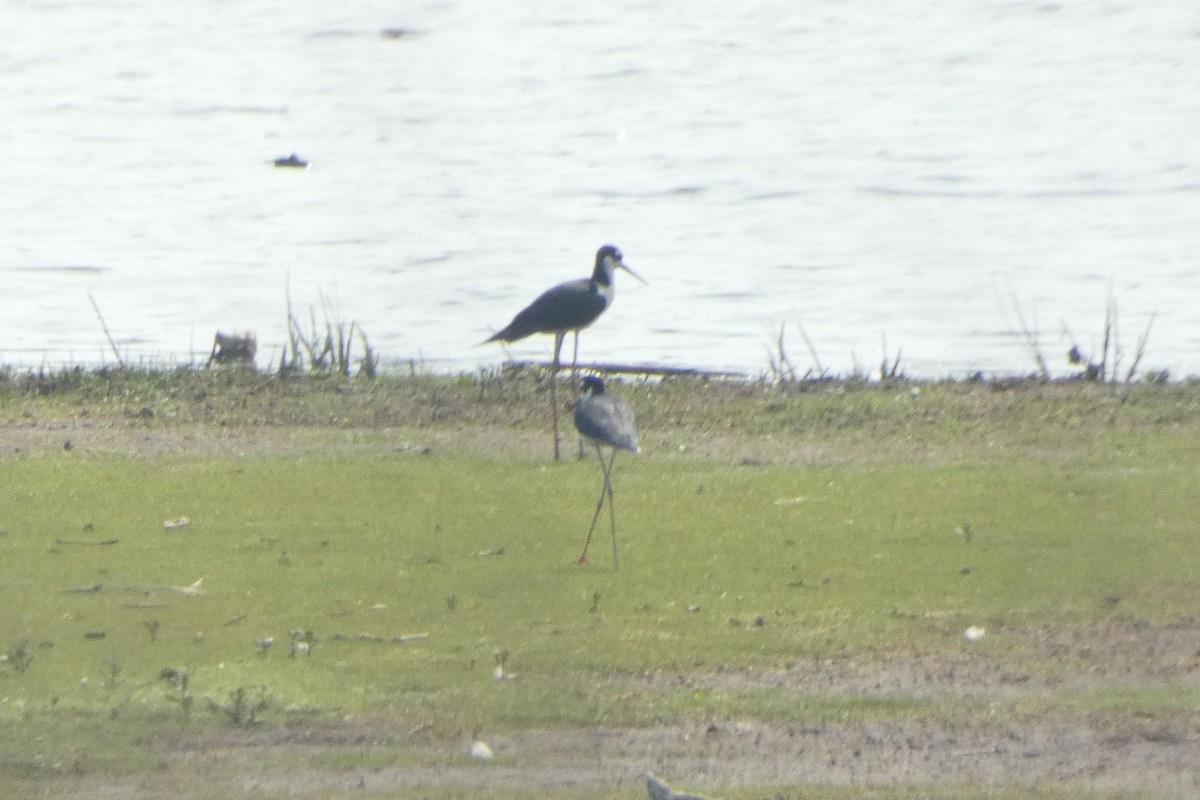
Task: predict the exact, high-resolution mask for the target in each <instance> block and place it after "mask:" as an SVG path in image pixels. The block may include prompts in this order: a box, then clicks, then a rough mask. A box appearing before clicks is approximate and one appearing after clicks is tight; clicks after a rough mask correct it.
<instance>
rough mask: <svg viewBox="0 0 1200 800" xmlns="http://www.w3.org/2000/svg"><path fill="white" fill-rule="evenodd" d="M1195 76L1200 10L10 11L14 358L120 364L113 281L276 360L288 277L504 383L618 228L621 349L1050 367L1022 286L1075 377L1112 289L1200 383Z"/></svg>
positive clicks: (143, 326)
mask: <svg viewBox="0 0 1200 800" xmlns="http://www.w3.org/2000/svg"><path fill="white" fill-rule="evenodd" d="M581 9H582V10H581ZM388 29H401V30H403V31H404V32H405V33H404V35H401V36H385V35H383V32H384V31H385V30H388ZM1197 76H1200V6H1196V5H1195V4H1193V3H1186V2H1179V1H1178V0H1145V1H1144V2H1137V3H1133V2H1104V1H1103V0H1087V1H1086V2H1084V1H1083V0H1078V1H1076V0H1064V2H1001V1H1000V0H972V2H949V1H946V2H942V1H941V0H916V1H915V2H911V3H894V2H887V1H886V0H861V2H853V1H851V2H847V1H846V0H814V2H811V3H804V4H797V3H795V2H792V0H764V1H762V2H748V3H727V2H724V1H723V0H721V1H720V2H718V1H717V0H698V1H697V2H692V3H687V4H671V3H662V2H648V1H646V0H616V1H615V2H610V3H602V4H595V3H593V4H586V5H583V6H581V5H580V4H578V3H575V2H565V0H559V1H558V2H539V3H520V2H513V3H506V4H495V3H485V2H482V1H481V0H480V1H479V2H454V1H453V0H444V1H442V2H425V3H421V2H416V3H409V4H398V3H395V2H392V1H391V0H387V1H386V2H385V1H384V0H366V1H363V2H356V3H329V2H324V1H321V2H318V1H317V0H298V1H297V2H292V3H286V4H285V3H268V2H264V1H263V0H241V1H240V2H232V1H222V2H217V1H215V0H190V2H186V3H183V2H179V3H176V2H162V0H124V1H121V2H117V1H113V0H0V120H3V124H2V125H0V156H2V158H0V276H2V278H3V283H2V284H0V286H2V288H0V363H3V364H9V365H12V364H20V365H38V364H42V363H45V364H48V365H50V366H61V365H63V364H66V363H80V362H84V363H100V362H103V361H110V362H111V361H112V355H111V353H110V352H109V347H108V344H107V341H106V339H105V337H104V333H103V331H102V329H101V325H100V321H99V319H98V318H97V314H96V312H95V310H94V309H93V307H92V304H91V301H90V300H89V294H90V296H91V297H92V298H94V300H95V302H96V304H97V305H98V306H99V308H100V310H101V312H102V314H103V317H104V319H105V321H106V322H107V323H108V326H109V328H110V329H111V331H112V333H113V335H114V336H115V337H117V339H118V341H119V344H120V348H121V350H122V353H123V354H124V356H125V358H126V359H127V360H130V361H139V360H141V361H150V362H162V361H164V360H181V361H186V360H189V359H192V358H193V357H196V356H195V355H194V354H197V353H199V354H200V355H199V357H201V358H202V357H203V356H204V355H206V354H207V352H208V349H209V346H210V343H211V341H212V336H213V333H214V332H215V331H216V330H218V329H222V330H237V329H249V330H253V331H256V332H257V334H258V337H259V342H260V362H262V363H263V364H264V365H265V364H266V363H267V362H268V360H270V359H275V358H277V357H278V352H279V348H280V346H281V345H282V343H283V342H284V340H285V335H286V328H285V319H286V298H287V297H288V295H289V293H290V297H291V300H292V303H293V305H294V307H295V309H296V310H297V311H300V312H302V313H304V314H305V315H307V313H308V310H309V309H314V310H315V311H316V314H317V316H318V318H319V319H320V318H323V317H324V314H325V312H324V311H323V310H322V303H323V302H324V303H325V305H326V307H327V309H328V311H329V313H331V314H332V315H333V316H334V317H335V318H338V319H343V320H345V321H349V320H355V321H357V322H358V323H359V324H360V325H361V326H362V327H363V329H364V330H365V331H366V333H367V335H368V337H369V338H370V340H371V343H372V344H373V345H374V346H375V348H376V349H377V350H378V351H379V352H380V353H381V354H382V356H383V357H384V359H385V360H387V361H407V360H409V359H416V360H419V361H420V362H422V363H423V364H425V365H426V367H428V368H430V369H439V370H441V369H449V370H473V369H476V368H477V367H479V366H485V365H494V364H498V363H500V362H501V361H502V360H503V358H504V353H503V351H502V350H500V349H499V348H498V347H495V346H488V347H478V346H477V343H478V342H480V341H481V340H482V339H484V338H486V337H487V336H488V335H489V334H490V333H491V332H492V331H493V330H495V329H498V328H499V327H501V326H503V325H504V324H505V323H507V322H508V320H509V319H510V317H511V316H512V314H513V313H515V312H516V311H517V310H519V309H520V308H521V307H522V306H523V305H525V304H526V303H527V302H528V301H529V300H531V299H532V298H533V297H534V296H536V295H537V294H538V293H539V292H540V291H542V290H543V289H544V288H547V287H548V286H550V285H551V284H553V283H555V282H557V281H560V280H565V279H568V278H573V277H579V276H582V275H585V274H587V273H588V272H589V271H590V268H591V263H592V257H593V254H594V252H595V250H596V248H597V247H598V246H599V245H600V244H603V243H605V242H612V243H615V244H617V245H619V246H620V247H621V248H622V249H623V250H624V252H625V254H626V258H627V261H628V262H629V263H630V264H631V265H632V266H633V267H634V268H635V269H637V270H638V271H639V272H640V273H641V274H642V275H643V276H644V277H645V278H647V279H648V280H649V281H650V285H649V286H648V287H643V286H641V285H640V284H637V283H635V282H633V281H630V280H624V281H622V280H621V278H625V277H627V276H623V275H622V276H619V277H618V291H617V300H616V304H615V305H614V306H613V308H612V309H611V310H610V311H609V312H608V313H607V314H606V315H605V316H604V317H603V318H602V320H601V321H600V322H599V323H597V325H596V326H595V327H594V328H593V329H591V330H589V331H588V332H586V333H585V335H584V336H583V337H582V340H581V344H582V348H581V358H583V359H586V360H600V361H619V362H640V363H648V364H660V365H673V366H697V367H706V368H715V369H733V370H738V371H744V372H751V373H758V372H762V371H764V370H765V369H766V367H767V363H768V353H769V351H770V349H771V348H772V343H773V340H774V339H775V337H776V335H777V334H778V331H779V327H780V325H781V324H784V323H787V325H788V328H787V334H786V342H787V346H788V350H789V353H790V355H791V357H792V359H793V361H794V362H795V363H796V364H797V366H798V367H800V368H801V370H803V369H806V368H808V367H811V366H812V365H813V360H812V358H811V357H810V355H809V352H808V349H807V348H806V347H805V345H804V343H803V340H802V338H801V335H800V332H799V330H800V329H799V327H798V326H799V325H803V327H804V330H805V331H806V332H807V334H808V337H809V338H810V339H811V341H812V343H813V345H814V347H815V350H816V353H817V356H818V357H819V358H820V361H821V363H822V365H823V366H824V367H826V368H828V369H830V370H832V371H834V372H843V373H844V372H847V371H849V370H851V369H853V368H854V367H855V366H856V365H857V366H860V367H862V368H863V369H871V368H875V367H876V366H877V365H878V363H879V361H880V359H881V358H882V356H883V354H884V352H885V346H886V351H887V352H888V353H889V354H890V355H892V356H895V354H896V351H897V350H899V351H901V359H902V366H903V367H904V368H905V369H906V371H907V372H908V373H909V374H917V375H923V376H941V375H950V376H963V375H966V374H967V373H969V372H972V371H975V370H983V371H984V372H987V373H1014V372H1016V373H1021V372H1027V371H1029V370H1031V369H1032V368H1033V367H1034V362H1033V359H1032V358H1031V356H1030V355H1029V352H1028V350H1027V348H1026V347H1025V346H1024V345H1023V343H1022V338H1021V337H1020V336H1015V335H1014V333H1015V332H1017V331H1018V330H1019V329H1020V328H1021V322H1020V320H1019V318H1018V315H1017V313H1016V310H1015V309H1016V308H1017V307H1019V308H1020V309H1021V310H1022V311H1023V313H1024V316H1025V324H1026V325H1027V326H1028V327H1030V328H1036V331H1037V332H1038V334H1039V336H1040V342H1041V346H1042V348H1043V350H1044V351H1045V353H1046V355H1047V357H1048V359H1049V360H1050V364H1051V367H1052V368H1054V369H1055V370H1057V371H1059V372H1060V373H1066V372H1067V371H1068V370H1069V367H1068V365H1067V364H1066V361H1065V358H1064V357H1063V354H1064V353H1065V352H1066V350H1067V349H1068V347H1070V345H1071V344H1072V343H1073V342H1078V344H1079V345H1080V346H1081V348H1082V349H1083V350H1084V351H1089V350H1093V349H1098V348H1099V345H1100V336H1101V334H1102V329H1103V322H1104V312H1105V305H1106V303H1107V301H1108V299H1109V297H1112V298H1113V299H1114V301H1115V302H1116V304H1117V310H1118V321H1119V324H1120V328H1119V334H1120V339H1121V342H1122V344H1123V346H1124V349H1125V351H1126V355H1125V363H1126V364H1127V363H1128V361H1129V359H1130V358H1131V357H1132V351H1133V350H1134V346H1135V344H1136V340H1137V339H1138V337H1139V336H1141V335H1142V334H1143V333H1144V332H1145V330H1146V327H1147V325H1148V324H1149V322H1150V319H1151V317H1152V316H1153V327H1152V329H1151V330H1150V338H1149V343H1148V346H1147V355H1146V358H1145V361H1144V366H1145V367H1147V368H1152V369H1163V368H1166V369H1170V370H1171V372H1172V374H1173V375H1176V376H1180V375H1183V374H1198V373H1200V324H1198V322H1200V320H1198V319H1197V316H1198V312H1197V309H1200V256H1198V253H1200V135H1198V132H1200V92H1197V91H1196V80H1197ZM292 152H296V153H298V154H300V155H301V156H303V157H304V158H307V159H309V160H310V161H311V164H312V166H311V168H310V169H308V170H284V169H276V168H274V167H273V166H272V163H271V162H272V160H273V159H274V158H276V157H278V156H285V155H288V154H290V153H292ZM885 340H886V345H885ZM549 350H550V345H549V340H548V338H547V337H539V338H536V339H534V340H531V341H528V342H526V343H522V344H520V345H517V346H513V347H512V348H511V349H510V353H511V354H512V355H513V356H514V357H520V358H525V357H529V358H543V357H546V356H547V355H548V354H549Z"/></svg>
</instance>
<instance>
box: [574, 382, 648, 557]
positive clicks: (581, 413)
mask: <svg viewBox="0 0 1200 800" xmlns="http://www.w3.org/2000/svg"><path fill="white" fill-rule="evenodd" d="M582 388H583V393H582V394H581V395H580V397H579V400H578V401H577V402H576V403H575V427H576V428H577V429H578V430H579V434H580V435H581V436H582V437H583V438H584V439H586V440H587V441H588V442H590V443H591V444H592V445H593V446H594V447H595V448H596V458H598V459H599V460H600V470H601V471H602V472H603V473H604V486H603V488H601V490H600V500H599V501H598V502H597V503H596V513H595V514H593V515H592V526H591V527H590V528H588V534H587V539H585V540H584V542H583V555H581V556H580V557H579V563H580V564H586V563H587V551H588V545H589V544H591V543H592V532H593V531H594V530H596V520H598V519H599V518H600V509H602V508H603V507H604V498H605V497H606V496H607V497H608V520H609V526H610V527H611V528H612V552H613V569H614V570H615V569H616V568H617V563H618V562H617V515H616V510H615V508H614V505H613V488H612V466H613V462H614V461H616V460H617V451H618V450H629V451H630V452H632V453H638V452H641V450H640V448H639V447H638V440H637V422H636V420H634V418H633V409H631V408H630V407H629V404H628V403H626V402H625V401H624V400H622V399H621V398H619V397H614V396H613V395H611V394H607V393H606V392H605V391H604V381H602V380H600V379H599V378H597V377H595V376H594V375H589V376H588V377H586V378H584V379H583V387H582ZM602 446H607V447H611V448H612V455H611V456H610V457H609V459H608V461H607V462H605V460H604V453H603V451H601V449H600V448H601V447H602Z"/></svg>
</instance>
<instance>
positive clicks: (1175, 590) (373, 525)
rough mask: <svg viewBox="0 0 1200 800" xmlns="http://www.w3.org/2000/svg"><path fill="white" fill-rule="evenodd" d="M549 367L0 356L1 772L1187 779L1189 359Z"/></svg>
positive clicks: (361, 779) (901, 783) (583, 779)
mask: <svg viewBox="0 0 1200 800" xmlns="http://www.w3.org/2000/svg"><path fill="white" fill-rule="evenodd" d="M546 388H547V387H546V384H545V380H544V376H543V375H540V374H539V373H537V372H536V371H534V370H515V371H501V372H496V373H487V374H481V375H477V376H462V377H433V376H426V375H411V376H404V377H386V378H378V379H374V380H365V379H363V380H360V379H352V378H328V377H326V378H314V377H295V376H292V377H282V376H274V375H263V374H254V373H248V372H242V371H203V370H178V371H174V370H164V371H149V372H139V371H132V372H127V371H99V372H95V371H84V370H64V371H60V372H56V373H52V374H34V375H30V374H27V373H19V372H12V371H10V372H8V373H6V374H3V375H2V376H0V556H2V557H3V563H4V567H5V568H4V571H3V573H2V575H0V608H2V609H3V612H2V613H0V654H2V655H3V662H4V663H0V721H2V723H3V725H2V726H0V795H3V796H28V797H34V796H46V797H95V796H106V795H116V796H130V797H173V798H174V797H182V798H218V797H220V798H226V797H278V796H294V797H312V798H335V797H337V798H340V797H351V796H354V797H430V798H452V797H468V796H469V797H479V796H488V797H501V798H510V797H530V796H547V795H552V796H556V797H567V798H618V797H644V796H646V789H645V785H644V783H642V776H643V775H644V773H646V772H647V771H651V772H654V773H656V774H658V775H660V776H661V777H663V778H664V779H665V780H667V781H668V782H670V783H672V784H674V785H675V786H677V787H678V788H686V789H690V790H692V791H695V792H698V793H700V794H704V795H706V796H710V797H727V798H777V797H782V798H800V797H804V798H851V797H855V798H858V797H878V798H884V797H886V798H893V797H895V798H918V797H921V798H924V797H930V798H968V799H969V798H1026V797H1032V798H1082V797H1123V798H1134V797H1138V798H1183V797H1194V796H1197V795H1198V794H1200V608H1198V606H1200V559H1198V558H1197V555H1198V553H1197V550H1198V544H1197V542H1198V541H1200V525H1198V524H1197V522H1196V508H1197V488H1196V487H1197V485H1198V480H1197V479H1198V477H1200V386H1198V385H1196V384H1194V383H1182V384H1181V383H1174V384H1167V383H1154V384H1136V385H1105V384H1096V383H1088V382H1063V383H1042V382H1034V381H1010V382H1003V383H1001V382H970V383H919V384H918V383H908V382H899V381H896V382H885V383H882V384H881V383H866V382H839V381H820V382H805V383H792V384H784V385H775V386H769V385H765V384H761V383H756V382H748V383H734V382H721V381H706V380H704V379H701V378H686V379H684V378H676V379H672V380H664V381H644V380H641V381H639V380H629V381H625V382H620V381H614V382H613V383H612V384H611V388H610V390H611V391H613V392H615V393H618V394H620V395H621V396H622V397H624V398H625V399H626V400H628V402H629V403H630V404H631V405H632V406H633V408H634V410H635V412H636V413H637V416H638V421H639V427H640V429H641V444H642V449H643V452H642V454H641V455H640V456H633V455H631V454H628V453H623V454H621V455H620V456H619V457H618V458H617V461H616V468H615V470H614V478H613V480H614V485H615V490H616V504H617V508H616V511H617V523H618V536H619V547H620V569H619V570H614V569H612V563H611V560H612V558H611V552H610V542H609V530H608V525H607V517H606V516H603V517H601V522H600V525H599V526H598V528H597V536H598V539H597V540H596V542H595V543H594V544H593V549H592V551H591V553H590V563H589V564H587V565H579V564H577V563H576V560H577V558H578V556H579V550H580V548H581V546H582V543H583V538H584V534H585V533H586V531H587V526H588V523H589V522H590V521H591V517H592V512H593V510H594V509H595V505H596V500H597V497H598V496H599V492H600V489H601V482H600V470H599V467H598V465H597V464H596V462H595V459H594V457H590V456H589V457H588V458H584V459H579V458H576V457H575V456H576V451H577V446H576V444H575V439H574V438H572V437H570V436H568V437H566V440H565V441H566V447H565V451H566V452H567V453H569V454H570V455H571V458H570V459H569V460H567V461H565V462H563V463H555V462H553V461H552V460H551V458H550V453H551V442H550V435H549V416H550V415H549V409H548V406H547V402H548V401H547V396H546V394H547V392H546ZM563 388H564V391H563V392H561V393H560V396H563V395H566V394H569V392H568V391H566V386H565V384H564V386H563ZM567 425H568V432H569V422H568V423H567ZM968 631H970V635H969V636H968V635H967V632H968ZM475 741H483V742H486V743H487V744H488V745H489V746H490V748H491V751H492V753H493V755H492V758H491V759H490V760H484V759H479V758H473V757H472V756H470V755H469V754H468V750H469V748H470V746H471V744H472V743H473V742H475Z"/></svg>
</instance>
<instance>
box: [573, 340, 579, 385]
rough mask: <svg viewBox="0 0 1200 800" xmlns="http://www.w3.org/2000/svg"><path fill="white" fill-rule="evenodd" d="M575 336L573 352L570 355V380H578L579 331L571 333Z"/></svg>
mask: <svg viewBox="0 0 1200 800" xmlns="http://www.w3.org/2000/svg"><path fill="white" fill-rule="evenodd" d="M573 333H574V334H575V352H574V353H573V354H572V355H571V380H577V379H578V378H579V331H573Z"/></svg>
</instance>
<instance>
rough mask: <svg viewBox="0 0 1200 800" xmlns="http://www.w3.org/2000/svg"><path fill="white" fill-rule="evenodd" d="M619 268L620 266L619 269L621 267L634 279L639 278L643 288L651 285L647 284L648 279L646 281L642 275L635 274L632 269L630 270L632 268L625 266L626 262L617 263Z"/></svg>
mask: <svg viewBox="0 0 1200 800" xmlns="http://www.w3.org/2000/svg"><path fill="white" fill-rule="evenodd" d="M617 266H618V267H620V268H621V269H623V270H625V271H626V272H628V273H629V274H630V275H632V276H633V277H635V278H637V279H638V281H639V282H640V283H641V284H642V286H649V285H650V284H649V283H647V282H646V279H645V278H643V277H642V276H641V275H638V274H637V273H636V272H634V271H633V270H631V269H630V268H629V267H628V266H627V265H626V264H625V262H624V261H618V262H617Z"/></svg>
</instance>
